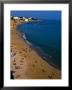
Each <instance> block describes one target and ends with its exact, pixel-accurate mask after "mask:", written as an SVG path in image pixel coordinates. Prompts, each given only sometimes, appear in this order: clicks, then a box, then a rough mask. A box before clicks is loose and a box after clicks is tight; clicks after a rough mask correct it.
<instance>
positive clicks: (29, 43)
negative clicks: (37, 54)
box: [22, 33, 32, 46]
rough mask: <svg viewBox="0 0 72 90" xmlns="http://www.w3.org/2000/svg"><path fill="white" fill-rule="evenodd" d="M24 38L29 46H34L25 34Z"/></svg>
mask: <svg viewBox="0 0 72 90" xmlns="http://www.w3.org/2000/svg"><path fill="white" fill-rule="evenodd" d="M22 37H23V39H24V40H25V41H26V43H27V44H28V45H30V46H32V43H31V42H29V41H28V40H27V38H26V35H25V34H24V33H23V35H22Z"/></svg>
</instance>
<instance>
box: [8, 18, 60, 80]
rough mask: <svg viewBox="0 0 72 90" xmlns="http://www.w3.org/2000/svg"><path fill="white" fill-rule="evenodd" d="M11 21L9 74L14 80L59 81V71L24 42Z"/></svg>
mask: <svg viewBox="0 0 72 90" xmlns="http://www.w3.org/2000/svg"><path fill="white" fill-rule="evenodd" d="M21 23H25V22H23V21H21V20H20V21H19V20H16V21H14V20H11V42H10V47H11V63H10V64H11V65H10V66H11V72H12V75H13V77H14V79H61V71H60V70H59V69H57V68H55V67H53V66H52V65H50V64H49V63H48V62H46V61H45V60H44V59H43V58H42V57H41V56H40V55H39V54H38V53H37V52H36V51H35V49H33V48H32V47H30V46H29V45H28V44H27V43H26V41H25V40H24V39H23V38H22V35H21V33H20V32H18V30H16V26H17V25H19V24H21Z"/></svg>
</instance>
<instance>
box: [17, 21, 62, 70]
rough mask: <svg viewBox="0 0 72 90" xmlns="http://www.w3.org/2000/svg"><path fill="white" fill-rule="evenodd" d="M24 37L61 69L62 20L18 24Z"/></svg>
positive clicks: (18, 28)
mask: <svg viewBox="0 0 72 90" xmlns="http://www.w3.org/2000/svg"><path fill="white" fill-rule="evenodd" d="M17 30H19V31H20V32H21V33H22V35H23V37H24V38H25V39H26V40H27V41H28V42H30V43H31V44H32V45H33V46H34V47H36V48H37V49H38V50H39V51H41V53H42V54H43V56H44V57H45V58H46V59H47V60H48V62H50V63H52V64H53V65H55V66H56V67H58V68H59V69H61V20H40V21H35V22H29V23H23V24H20V25H18V26H17Z"/></svg>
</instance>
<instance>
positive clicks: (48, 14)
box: [11, 10, 61, 20]
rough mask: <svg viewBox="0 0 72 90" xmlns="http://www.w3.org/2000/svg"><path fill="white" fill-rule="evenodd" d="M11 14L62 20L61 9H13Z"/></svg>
mask: <svg viewBox="0 0 72 90" xmlns="http://www.w3.org/2000/svg"><path fill="white" fill-rule="evenodd" d="M11 16H23V17H34V18H38V19H48V20H49V19H50V20H51V19H52V20H61V11H30V10H29V11H11Z"/></svg>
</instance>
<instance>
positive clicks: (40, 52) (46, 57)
mask: <svg viewBox="0 0 72 90" xmlns="http://www.w3.org/2000/svg"><path fill="white" fill-rule="evenodd" d="M17 31H18V32H19V33H20V34H21V37H22V38H23V40H24V42H25V43H26V44H28V45H29V47H30V48H32V49H33V50H35V51H36V52H37V54H38V55H39V56H40V57H41V58H42V59H43V60H45V61H46V62H47V63H49V64H50V65H51V66H53V67H54V68H56V69H58V70H61V67H59V66H57V65H55V64H54V63H53V62H52V57H51V56H50V55H46V53H44V51H43V50H42V49H41V48H40V47H38V46H36V45H34V44H32V43H30V42H29V41H28V40H27V39H26V36H25V34H24V33H22V32H20V31H19V30H17ZM23 35H24V37H23ZM50 60H51V61H50Z"/></svg>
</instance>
